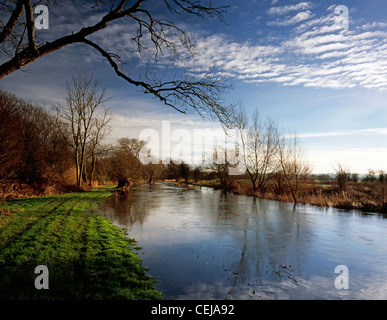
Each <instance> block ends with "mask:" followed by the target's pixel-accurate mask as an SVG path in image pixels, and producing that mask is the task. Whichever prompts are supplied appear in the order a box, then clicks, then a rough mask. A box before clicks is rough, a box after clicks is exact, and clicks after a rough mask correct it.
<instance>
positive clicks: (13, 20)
mask: <svg viewBox="0 0 387 320" xmlns="http://www.w3.org/2000/svg"><path fill="white" fill-rule="evenodd" d="M23 7H24V4H23V0H18V1H17V3H16V8H15V10H14V11H13V12H12V15H11V17H10V18H9V20H8V22H7V24H6V25H5V27H4V29H3V30H2V31H1V33H0V43H3V42H4V41H5V40H7V38H8V37H9V36H10V34H11V33H12V30H13V29H14V28H15V26H16V24H17V22H18V21H19V20H20V18H21V16H22V14H23Z"/></svg>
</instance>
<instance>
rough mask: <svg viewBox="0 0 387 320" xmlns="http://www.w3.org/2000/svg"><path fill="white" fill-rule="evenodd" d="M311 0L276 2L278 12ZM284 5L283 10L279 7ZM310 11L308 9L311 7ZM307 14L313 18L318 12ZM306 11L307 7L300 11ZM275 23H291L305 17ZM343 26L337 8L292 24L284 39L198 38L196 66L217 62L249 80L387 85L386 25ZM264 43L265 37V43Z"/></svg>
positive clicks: (314, 84)
mask: <svg viewBox="0 0 387 320" xmlns="http://www.w3.org/2000/svg"><path fill="white" fill-rule="evenodd" d="M309 6H311V5H310V3H309V2H301V3H300V4H298V5H294V6H284V7H276V8H277V9H275V10H274V9H273V10H272V14H274V13H275V12H276V13H277V14H279V13H285V12H289V11H291V10H297V9H305V8H306V7H309ZM278 8H282V9H278ZM307 10H308V9H307ZM309 12H310V11H309V10H308V12H307V13H306V16H305V17H309V16H310V15H311V14H312V13H309ZM299 13H300V14H303V13H305V11H302V12H299ZM295 17H297V15H296V16H294V17H293V18H294V19H293V18H285V19H282V20H277V21H275V22H272V23H273V24H276V23H277V24H281V23H282V24H283V25H291V24H292V23H293V22H294V23H295V22H296V20H297V19H302V15H301V16H299V18H297V19H295ZM292 19H293V20H292ZM352 25H353V28H350V29H349V30H343V29H341V28H340V27H338V26H336V25H335V19H334V15H333V14H332V13H330V14H328V15H326V16H321V17H316V18H313V19H308V20H305V21H302V22H301V23H300V24H299V25H298V26H297V27H294V28H292V29H288V32H287V33H285V35H286V37H285V35H284V36H283V38H282V39H280V40H278V38H277V39H276V40H272V39H269V38H268V39H267V40H268V41H265V42H264V43H265V45H261V44H254V43H250V42H245V43H238V42H236V41H232V40H229V39H228V38H227V37H226V36H225V35H213V36H211V37H208V38H201V39H199V40H198V51H199V52H200V56H197V57H194V59H193V60H192V65H191V66H192V67H191V70H192V71H194V70H196V69H201V70H203V68H204V67H206V66H208V65H211V64H212V65H214V66H215V67H216V68H217V70H218V71H223V72H226V73H228V74H229V75H234V77H235V78H238V79H241V80H243V81H246V82H249V83H257V84H259V83H262V82H269V81H272V82H277V83H281V84H283V85H287V86H293V85H302V86H305V87H316V88H354V87H363V88H368V89H379V90H387V79H386V77H385V75H386V74H387V32H386V30H385V28H383V27H384V24H380V23H368V24H363V25H361V24H360V25H358V26H355V24H352ZM262 43H263V42H262Z"/></svg>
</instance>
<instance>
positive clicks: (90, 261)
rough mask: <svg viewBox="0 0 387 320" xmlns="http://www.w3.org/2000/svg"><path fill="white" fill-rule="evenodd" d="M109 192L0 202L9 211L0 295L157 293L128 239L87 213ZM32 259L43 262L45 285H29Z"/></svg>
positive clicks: (0, 238)
mask: <svg viewBox="0 0 387 320" xmlns="http://www.w3.org/2000/svg"><path fill="white" fill-rule="evenodd" d="M110 195H111V192H110V190H109V189H108V188H107V189H96V190H93V191H90V192H82V193H72V194H65V195H60V196H49V197H41V198H30V199H18V200H16V201H11V202H8V203H6V204H4V205H2V206H0V210H2V209H4V210H9V212H11V213H10V214H9V215H8V216H7V223H6V224H5V225H4V226H3V227H2V228H0V248H1V250H0V298H1V299H159V298H161V293H160V292H159V291H157V290H156V289H155V282H154V281H153V279H152V278H151V277H149V276H148V275H147V273H146V269H145V268H144V267H143V265H142V264H141V259H140V258H139V257H138V256H137V255H136V254H135V253H134V252H133V250H132V247H133V245H134V244H135V243H134V241H133V240H131V239H129V238H127V237H125V236H124V235H123V234H122V232H121V231H120V229H119V228H118V227H116V226H114V225H113V224H112V222H111V221H108V220H106V219H105V218H102V217H101V216H98V215H96V214H94V213H93V211H95V209H96V208H98V203H99V202H101V201H102V200H104V199H106V198H107V197H108V196H110ZM12 212H14V213H12ZM38 265H46V266H47V267H48V270H49V289H48V290H37V289H36V288H35V286H34V280H35V278H36V277H37V275H36V274H34V270H35V267H36V266H38Z"/></svg>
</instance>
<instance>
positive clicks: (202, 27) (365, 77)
mask: <svg viewBox="0 0 387 320" xmlns="http://www.w3.org/2000/svg"><path fill="white" fill-rule="evenodd" d="M148 2H149V0H148ZM76 3H77V2H74V3H73V4H68V3H67V4H65V5H64V4H62V3H61V2H58V3H56V4H55V3H54V4H53V5H52V6H53V7H52V8H50V9H51V10H52V11H53V12H54V13H55V15H53V14H52V15H50V28H49V30H39V31H37V37H40V39H41V40H42V41H46V40H49V39H52V38H55V37H56V36H58V35H59V34H63V35H64V34H67V33H68V32H71V31H72V30H74V31H77V30H79V29H80V28H81V27H82V26H86V25H88V24H90V23H92V22H95V21H96V20H97V19H98V17H99V16H100V14H98V13H95V12H94V11H93V12H91V11H90V8H89V7H88V6H86V4H85V1H84V2H82V5H81V4H80V3H81V2H78V3H77V4H76ZM155 3H156V5H155V4H154V3H153V2H149V3H148V4H146V6H147V8H150V9H152V10H154V11H155V12H156V14H157V15H158V16H159V17H163V18H164V17H165V18H168V19H173V21H176V23H177V24H178V25H179V26H181V28H182V29H184V30H185V31H187V32H189V33H190V34H191V35H192V37H193V39H194V40H195V42H196V44H197V49H198V54H197V55H196V56H194V57H193V59H192V60H190V61H186V64H185V65H184V67H185V68H186V69H187V70H188V71H189V72H191V73H193V74H199V73H200V72H202V71H203V70H205V69H206V68H208V67H209V66H214V72H221V73H223V74H224V75H226V76H227V77H228V81H229V83H230V84H232V85H233V87H234V89H233V90H232V91H231V92H230V93H228V94H226V95H225V96H224V97H225V99H226V101H227V102H229V103H241V104H242V105H243V106H244V107H245V109H246V110H247V112H248V113H250V112H251V113H252V112H253V111H254V110H255V109H258V110H259V112H260V114H261V115H263V116H264V117H271V118H273V119H275V120H277V121H278V122H279V124H280V126H282V127H284V128H286V129H288V130H291V131H296V132H297V133H298V135H299V136H300V137H301V138H302V142H303V145H304V146H305V149H306V151H307V154H308V155H309V159H310V162H311V164H312V166H313V171H314V172H316V173H319V172H333V167H334V166H335V165H336V163H337V161H340V162H342V163H343V164H344V165H345V166H346V167H347V168H348V169H349V170H351V171H353V172H358V173H365V172H367V170H368V169H370V168H372V169H374V170H379V169H383V170H385V171H387V161H386V159H387V106H386V102H387V19H386V17H387V5H386V4H385V1H382V0H369V1H358V0H350V1H346V0H341V1H340V2H337V3H336V2H333V1H325V0H324V1H318V2H317V1H289V0H260V1H258V0H257V1H254V0H247V1H246V0H245V1H232V0H227V1H213V2H212V3H213V5H214V6H216V5H229V6H230V10H229V12H228V13H226V14H225V15H224V17H225V20H226V23H225V24H224V23H221V22H219V21H218V20H216V19H210V20H209V21H208V22H203V21H201V20H200V19H198V18H197V17H190V16H184V15H181V16H179V15H170V14H167V13H166V11H165V10H164V9H163V5H162V1H155ZM339 5H344V6H346V7H347V8H348V16H349V24H348V29H344V28H343V27H342V26H340V25H338V23H337V14H335V8H337V7H338V6H339ZM88 10H89V11H88ZM90 12H91V13H90ZM135 30H136V28H135V26H130V25H129V26H128V25H122V24H113V25H111V26H109V27H108V28H107V29H106V30H103V31H102V32H101V33H99V34H97V35H95V36H93V38H92V39H93V40H94V41H96V42H98V43H99V44H100V45H101V46H103V47H104V48H108V49H112V48H114V49H115V50H116V51H118V53H120V54H122V55H123V57H124V58H125V60H126V61H127V62H128V67H127V70H128V71H129V72H130V74H131V75H132V76H134V77H136V76H137V75H138V74H140V73H141V72H142V71H143V70H144V66H145V63H144V61H145V60H146V61H147V58H149V57H147V56H146V54H145V55H144V57H143V58H142V60H140V59H139V57H138V55H137V54H136V52H135V47H134V46H133V42H131V41H130V36H133V32H134V31H135ZM114 35H116V36H114ZM117 35H118V36H117ZM167 59H168V57H160V60H159V62H158V65H154V64H151V68H159V69H160V70H162V67H165V62H166V61H167ZM181 67H182V65H180V64H177V65H176V66H175V69H174V70H177V72H179V71H180V70H181V69H182V68H181ZM76 68H82V70H86V71H92V72H93V73H94V75H95V77H96V78H97V79H98V80H99V81H100V85H101V87H105V88H106V89H107V91H108V95H109V96H111V97H112V99H111V100H110V101H109V105H110V106H111V108H112V111H113V114H114V120H113V128H114V129H113V133H112V138H113V139H115V138H119V137H123V136H129V137H138V135H139V133H140V132H141V130H142V129H144V128H155V129H157V130H158V129H160V127H161V121H162V120H170V121H172V123H171V126H172V127H173V128H184V129H187V130H193V129H194V128H215V127H218V125H217V123H216V122H212V121H210V120H203V119H201V118H200V117H199V116H198V115H196V114H194V113H191V112H190V113H189V114H188V115H182V114H179V113H177V112H176V111H174V110H173V109H171V108H167V107H165V106H164V105H162V104H161V103H160V102H158V101H157V100H155V99H152V98H151V97H150V96H148V95H144V94H143V93H141V92H139V91H138V90H137V89H136V88H133V87H132V86H131V85H130V84H128V83H126V82H125V81H124V80H123V79H120V78H118V77H117V76H116V75H115V74H114V72H113V70H112V69H111V67H110V66H109V65H108V64H107V63H106V62H105V61H104V60H103V58H102V57H100V56H99V54H98V53H97V52H93V51H92V50H91V49H90V48H88V47H85V45H72V46H69V47H66V48H64V49H61V50H60V51H58V52H55V53H52V54H50V55H48V56H46V57H44V58H41V59H39V60H38V61H37V62H35V63H33V64H31V65H29V66H28V67H27V68H26V69H25V70H23V71H18V72H15V73H14V74H11V75H9V76H7V77H6V78H4V79H3V80H1V81H0V87H2V88H3V89H5V90H8V91H10V92H13V93H15V94H16V95H17V96H20V97H22V98H24V99H26V100H30V101H33V102H37V103H40V104H42V105H44V106H46V107H48V108H50V107H52V106H53V105H55V104H56V103H58V102H62V101H63V99H64V97H65V92H64V88H63V84H64V83H65V81H66V80H70V79H71V74H72V73H74V72H75V71H76Z"/></svg>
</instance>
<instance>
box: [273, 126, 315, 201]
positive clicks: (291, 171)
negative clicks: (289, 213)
mask: <svg viewBox="0 0 387 320" xmlns="http://www.w3.org/2000/svg"><path fill="white" fill-rule="evenodd" d="M278 142H279V143H278V153H277V154H278V161H279V165H280V167H281V171H282V174H283V176H284V178H285V181H286V183H287V185H288V187H289V189H290V192H291V194H292V197H293V201H294V203H297V202H298V193H299V191H300V188H301V187H302V185H303V184H305V183H306V182H307V181H308V178H309V175H310V173H311V166H310V164H309V162H308V160H307V158H306V155H305V152H304V149H303V147H302V146H301V145H300V141H299V138H298V137H297V135H296V134H294V135H293V136H291V137H289V136H286V135H284V134H280V133H279V136H278Z"/></svg>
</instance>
